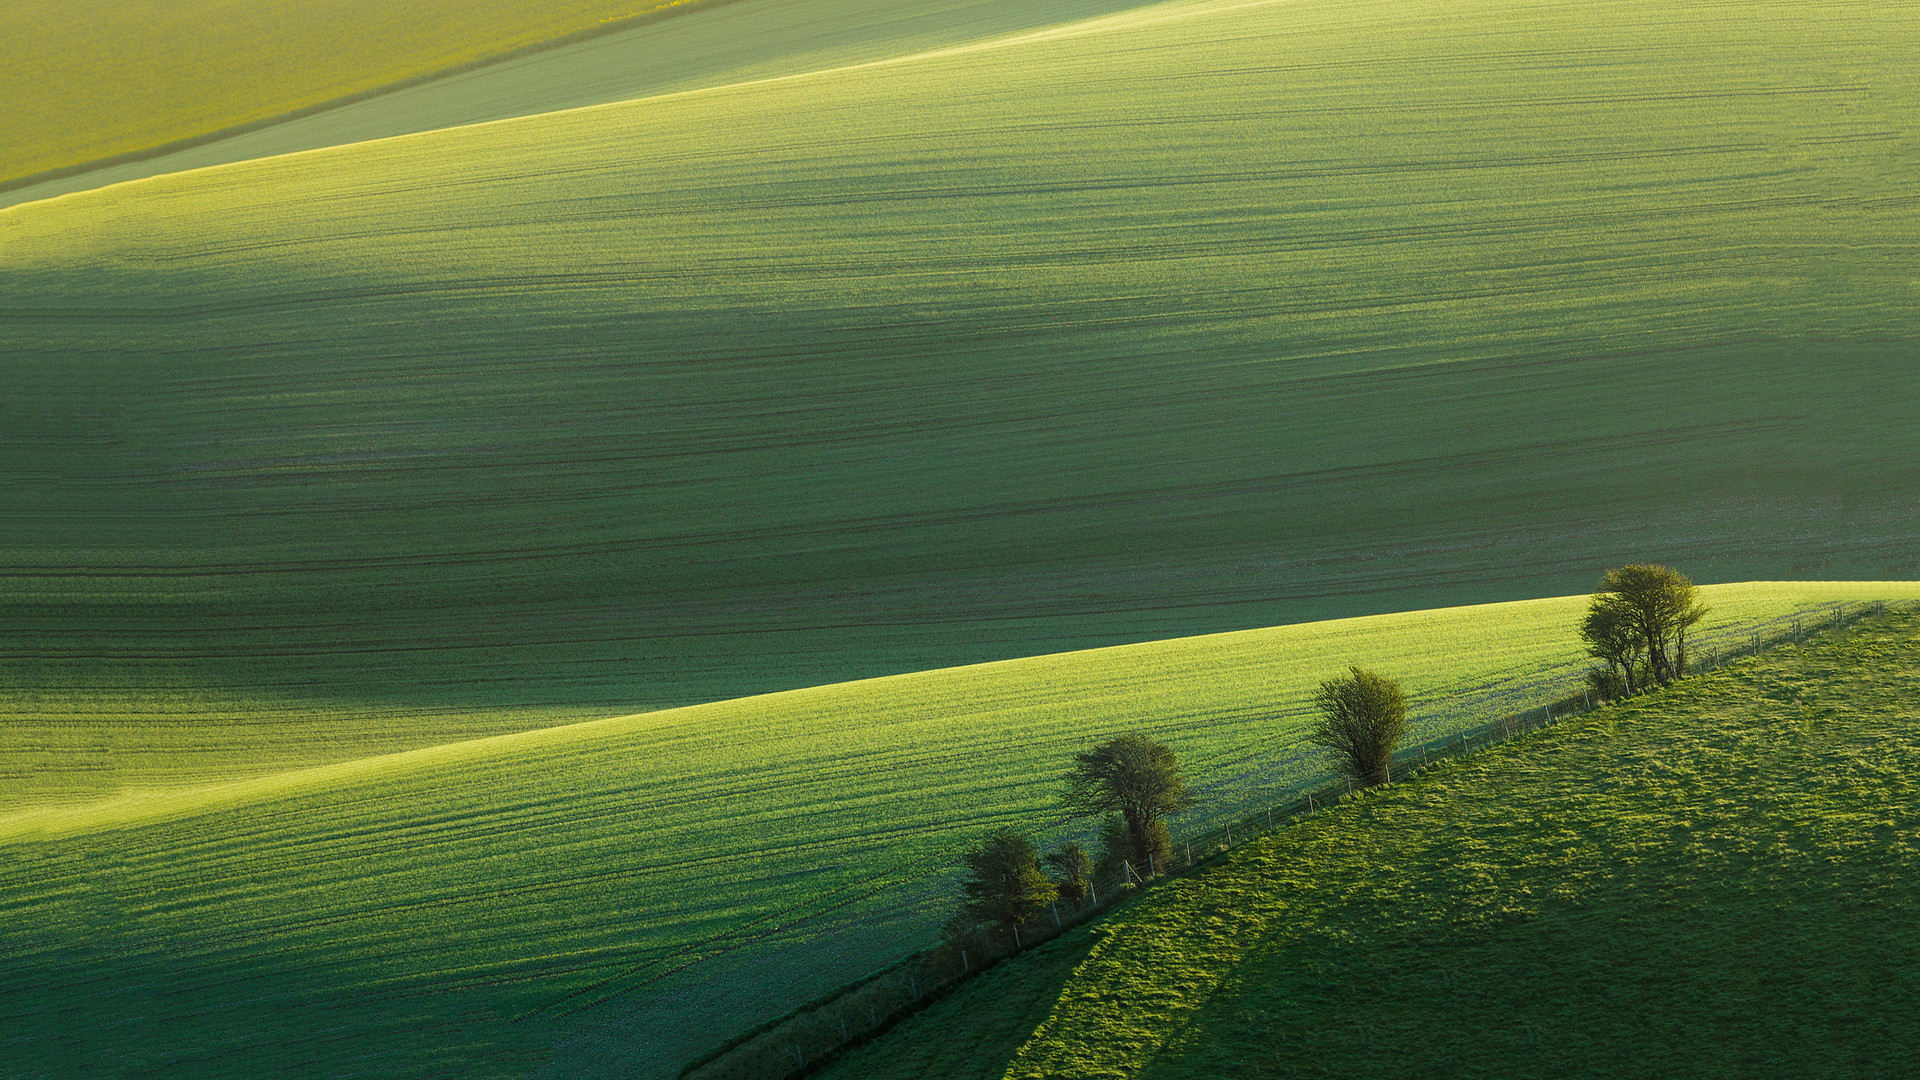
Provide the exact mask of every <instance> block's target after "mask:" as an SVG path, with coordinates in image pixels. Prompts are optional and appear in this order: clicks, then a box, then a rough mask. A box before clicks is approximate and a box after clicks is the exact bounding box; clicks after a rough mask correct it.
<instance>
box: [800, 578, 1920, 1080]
mask: <svg viewBox="0 0 1920 1080" xmlns="http://www.w3.org/2000/svg"><path fill="white" fill-rule="evenodd" d="M1917 666H1920V619H1916V617H1915V616H1914V615H1912V614H1911V613H1908V614H1905V615H1896V616H1894V617H1891V618H1889V619H1887V620H1882V621H1881V622H1880V623H1879V624H1878V625H1869V626H1868V627H1867V628H1864V629H1861V630H1858V631H1855V632H1851V633H1849V634H1848V635H1845V636H1836V637H1831V638H1820V639H1816V640H1815V641H1814V642H1813V643H1810V644H1809V645H1808V646H1806V647H1804V648H1802V647H1788V648H1785V649H1782V650H1779V651H1778V652H1774V653H1769V654H1766V655H1764V656H1763V657H1761V658H1760V659H1758V660H1755V661H1741V662H1740V663H1739V664H1737V665H1736V666H1734V667H1732V668H1729V669H1726V670H1723V671H1721V672H1716V673H1714V674H1711V675H1708V676H1705V677H1702V678H1699V679H1697V680H1693V681H1690V682H1688V683H1685V684H1683V685H1682V686H1680V687H1678V688H1675V689H1672V690H1669V691H1667V692H1664V693H1661V694H1657V695H1654V696H1652V697H1647V698H1641V699H1638V700H1636V701H1634V702H1631V703H1628V704H1626V705H1623V706H1614V707H1611V708H1608V709H1605V710H1602V711H1599V712H1596V713H1591V714H1587V715H1585V716H1581V717H1578V718H1576V719H1573V720H1571V721H1568V722H1567V723H1565V724H1564V725H1562V726H1560V727H1558V728H1555V729H1551V730H1549V731H1545V732H1541V733H1537V734H1535V735H1532V736H1529V737H1528V738H1526V739H1524V740H1521V741H1519V742H1516V743H1510V744H1507V745H1504V746H1501V747H1499V748H1497V749H1495V750H1493V751H1491V752H1489V753H1486V754H1481V755H1476V756H1474V757H1472V758H1470V759H1466V760H1464V761H1455V762H1449V763H1447V764H1445V765H1441V766H1437V767H1436V768H1435V769H1434V770H1432V771H1430V772H1428V773H1424V774H1422V775H1419V776H1416V777H1415V778H1413V779H1412V780H1410V781H1406V782H1403V783H1401V784H1399V785H1396V786H1395V787H1393V788H1390V789H1386V790H1382V791H1379V792H1376V793H1373V794H1370V795H1368V796H1366V797H1364V798H1362V799H1360V800H1358V801H1357V802H1353V803H1348V804H1346V805H1343V806H1341V807H1340V808H1338V809H1336V810H1333V811H1330V812H1326V813H1322V814H1320V815H1317V816H1314V817H1312V818H1309V819H1307V820H1306V821H1304V822H1302V823H1301V824H1299V825H1297V826H1294V827H1292V828H1289V829H1286V830H1284V831H1281V832H1279V833H1276V834H1274V835H1272V836H1269V837H1267V838H1264V839H1262V840H1260V841H1257V842H1255V843H1253V844H1250V845H1247V846H1245V847H1242V848H1241V849H1239V850H1237V851H1235V852H1234V853H1233V854H1232V855H1230V856H1228V857H1227V858H1226V859H1225V861H1224V862H1223V863H1221V864H1218V865H1215V866H1212V867H1209V868H1205V869H1203V870H1201V871H1199V872H1197V873H1196V874H1195V875H1194V876H1192V877H1189V878H1186V879H1183V880H1178V881H1174V882H1171V883H1169V884H1167V885H1165V886H1164V887H1160V888H1156V889H1154V890H1152V891H1150V892H1148V893H1147V894H1146V895H1145V896H1143V897H1142V898H1141V899H1140V900H1139V901H1137V902H1136V903H1134V904H1132V905H1131V906H1129V907H1127V908H1126V909H1124V910H1123V911H1121V912H1120V913H1119V914H1117V915H1115V916H1113V917H1110V918H1108V919H1106V920H1103V921H1102V922H1100V923H1097V924H1093V925H1092V926H1091V927H1089V928H1088V929H1086V930H1084V931H1082V932H1080V933H1078V934H1076V935H1070V936H1069V937H1068V938H1065V939H1062V940H1061V941H1059V942H1057V943H1054V944H1053V945H1050V946H1049V947H1048V948H1047V949H1044V950H1040V951H1038V952H1036V953H1034V954H1031V955H1030V956H1028V957H1025V958H1022V959H1020V960H1017V961H1014V962H1011V963H1008V964H1006V965H1003V966H1002V967H1001V968H997V969H995V970H994V971H993V972H992V973H990V974H989V975H988V976H987V977H985V978H982V979H980V980H978V981H977V982H976V983H975V984H973V985H969V986H967V987H966V988H965V989H963V990H961V991H960V992H958V993H957V994H955V995H954V996H952V997H950V998H947V999H946V1000H944V1001H942V1002H941V1003H939V1004H937V1005H935V1006H933V1007H932V1008H930V1009H929V1010H927V1011H926V1012H924V1013H922V1014H920V1015H918V1016H916V1017H914V1018H912V1019H910V1020H909V1021H907V1022H906V1023H905V1024H903V1025H902V1026H901V1027H899V1028H897V1029H896V1030H895V1031H893V1032H892V1033H891V1034H889V1035H888V1036H886V1037H885V1038H883V1039H882V1040H880V1041H879V1042H876V1043H873V1044H871V1045H869V1046H867V1047H865V1048H862V1049H860V1050H857V1051H854V1052H853V1053H852V1054H851V1055H849V1056H848V1057H847V1058H846V1059H843V1060H842V1061H841V1062H840V1063H839V1064H838V1065H837V1066H835V1067H833V1068H830V1069H828V1070H827V1071H826V1072H825V1073H823V1074H822V1075H824V1076H826V1077H830V1078H832V1080H855V1078H859V1077H870V1076H871V1077H881V1076H884V1077H887V1078H888V1080H909V1078H912V1077H936V1076H937V1077H941V1078H943V1080H946V1078H954V1080H959V1078H968V1077H978V1078H984V1080H1000V1078H1002V1077H1006V1078H1009V1080H1025V1078H1029V1077H1043V1076H1103V1077H1122V1076H1127V1077H1131V1076H1138V1077H1145V1078H1175V1077H1180V1078H1184V1077H1218V1076H1236V1077H1242V1076H1244V1077H1261V1076H1298V1075H1323V1074H1333V1073H1339V1074H1343V1075H1353V1076H1368V1077H1388V1078H1392V1077H1431V1076H1505V1077H1589V1076H1591V1077H1656V1076H1657V1077H1676V1076H1734V1075H1738V1076H1750V1077H1827V1076H1832V1077H1841V1076H1887V1077H1893V1076H1901V1075H1904V1074H1905V1073H1906V1072H1907V1071H1908V1065H1907V1062H1909V1061H1910V1060H1912V1057H1913V1055H1914V1054H1915V1052H1916V1051H1920V1045H1916V1041H1915V1032H1916V1031H1920V1024H1917V1023H1916V1021H1917V1020H1920V1015H1917V1014H1916V1013H1917V1009H1920V993H1916V990H1917V989H1920V988H1916V986H1915V971H1916V968H1915V966H1914V963H1913V956H1914V953H1915V950H1916V949H1920V940H1916V937H1915V934H1914V931H1913V926H1914V918H1913V916H1914V912H1915V910H1916V908H1920V893H1917V892H1916V889H1915V884H1914V875H1913V867H1914V861H1915V858H1916V851H1915V846H1914V836H1913V829H1912V823H1913V820H1914V817H1915V814H1916V811H1917V810H1920V786H1916V784H1915V783H1914V780H1913V775H1914V769H1913V763H1914V760H1915V756H1916V754H1920V729H1916V727H1915V722H1916V721H1917V720H1920V714H1917V713H1916V706H1915V702H1914V698H1913V694H1912V685H1911V684H1912V676H1913V673H1914V671H1915V670H1916V667H1917Z"/></svg>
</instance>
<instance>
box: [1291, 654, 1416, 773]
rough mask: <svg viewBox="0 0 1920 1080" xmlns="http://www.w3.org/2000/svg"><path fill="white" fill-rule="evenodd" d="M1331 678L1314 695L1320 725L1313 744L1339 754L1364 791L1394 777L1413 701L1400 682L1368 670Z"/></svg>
mask: <svg viewBox="0 0 1920 1080" xmlns="http://www.w3.org/2000/svg"><path fill="white" fill-rule="evenodd" d="M1347 670H1348V671H1350V672H1352V674H1350V675H1346V676H1342V677H1340V678H1337V679H1328V680H1327V681H1326V682H1323V683H1321V684H1320V690H1319V692H1317V693H1315V694H1314V695H1313V703H1314V705H1315V706H1316V707H1317V708H1319V710H1320V722H1319V723H1318V724H1317V725H1315V727H1314V729H1313V731H1312V732H1311V733H1310V734H1309V735H1308V736H1307V739H1308V741H1309V742H1312V743H1315V744H1317V745H1319V746H1324V747H1326V748H1327V749H1328V750H1331V751H1332V752H1333V758H1334V763H1335V764H1336V765H1337V766H1338V767H1339V768H1340V769H1341V770H1342V771H1344V772H1346V773H1347V774H1348V775H1350V776H1352V777H1353V778H1354V779H1355V780H1357V781H1359V782H1360V784H1361V786H1362V787H1371V786H1373V785H1375V784H1384V783H1386V782H1387V781H1388V780H1390V779H1392V776H1391V769H1390V766H1391V764H1392V761H1393V748H1394V747H1395V746H1396V745H1398V744H1399V742H1400V736H1401V735H1403V734H1405V732H1406V728H1407V698H1406V695H1405V694H1403V693H1402V692H1401V691H1400V684H1399V683H1397V682H1395V681H1394V680H1392V679H1389V678H1387V677H1385V676H1383V675H1380V674H1378V673H1376V672H1372V671H1368V670H1367V669H1366V668H1362V667H1350V668H1348V669H1347Z"/></svg>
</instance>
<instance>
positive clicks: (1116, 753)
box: [1062, 733, 1198, 874]
mask: <svg viewBox="0 0 1920 1080" xmlns="http://www.w3.org/2000/svg"><path fill="white" fill-rule="evenodd" d="M1073 763H1074V764H1073V771H1072V772H1071V773H1069V774H1067V791H1066V794H1065V795H1064V796H1063V797H1062V800H1063V801H1064V802H1065V803H1066V804H1067V806H1068V807H1069V808H1070V809H1072V810H1074V811H1076V812H1079V813H1083V814H1119V815H1120V820H1121V822H1122V824H1123V825H1124V826H1125V828H1126V838H1127V848H1128V850H1127V851H1126V852H1123V853H1119V854H1121V855H1122V857H1124V858H1126V859H1127V861H1128V862H1130V863H1132V864H1133V866H1134V872H1135V873H1141V874H1144V873H1149V872H1151V870H1152V869H1153V868H1154V867H1156V866H1163V865H1165V864H1166V862H1167V856H1168V855H1170V854H1171V853H1172V847H1173V845H1172V843H1171V841H1170V840H1169V838H1168V836H1167V827H1166V825H1165V824H1164V819H1165V818H1168V817H1171V816H1173V815H1174V814H1177V813H1179V812H1180V811H1182V810H1185V809H1187V808H1189V807H1191V806H1192V805H1193V804H1194V803H1195V802H1197V801H1198V799H1197V798H1196V797H1195V796H1193V795H1192V794H1190V793H1189V792H1188V791H1187V788H1186V784H1185V783H1184V782H1183V781H1182V780H1181V779H1180V762H1179V761H1178V760H1177V759H1176V758H1175V757H1174V756H1173V751H1172V750H1169V749H1167V748H1166V747H1165V746H1162V745H1161V744H1160V743H1157V742H1154V741H1153V740H1152V739H1149V738H1147V737H1146V736H1145V735H1141V734H1138V733H1133V734H1127V735H1122V736H1119V737H1118V738H1114V739H1109V740H1107V741H1106V742H1103V743H1101V744H1100V745H1099V746H1096V747H1094V748H1093V749H1092V750H1089V751H1087V752H1085V753H1082V754H1075V755H1074V756H1073ZM1109 854H1114V853H1113V852H1109Z"/></svg>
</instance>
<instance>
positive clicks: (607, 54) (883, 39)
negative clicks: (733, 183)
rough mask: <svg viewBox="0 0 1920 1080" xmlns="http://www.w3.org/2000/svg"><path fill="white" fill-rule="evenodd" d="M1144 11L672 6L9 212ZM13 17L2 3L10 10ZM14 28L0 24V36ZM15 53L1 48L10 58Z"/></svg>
mask: <svg viewBox="0 0 1920 1080" xmlns="http://www.w3.org/2000/svg"><path fill="white" fill-rule="evenodd" d="M1140 2H1141V0H1049V2H1048V3H1046V4H1045V5H1041V6H1036V5H1034V4H1032V3H1030V2H1028V0H916V2H915V3H914V4H912V5H910V6H906V7H903V6H902V5H901V4H899V3H896V2H893V0H722V2H718V3H715V2H711V0H709V2H706V3H699V4H691V5H689V4H682V5H680V6H677V7H674V8H671V9H668V10H669V11H670V12H672V13H673V15H674V17H673V18H648V19H642V20H640V21H639V22H638V23H637V24H634V25H631V26H627V27H625V28H623V29H615V30H611V31H609V32H606V33H599V34H594V35H593V36H591V37H589V38H585V39H583V40H579V41H573V42H567V43H561V44H558V45H555V46H553V47H547V48H540V49H535V50H533V51H531V52H528V53H526V54H525V55H520V56H515V57H513V58H511V59H507V60H503V61H500V62H498V63H489V64H484V65H481V66H480V67H477V68H473V69H471V70H466V71H461V72H457V73H453V74H449V75H446V76H444V77H439V78H434V79H429V80H427V81H425V82H420V83H414V84H411V85H407V86H404V87H401V88H398V89H395V90H392V91H390V92H386V93H380V94H375V95H372V96H370V97H364V98H360V99H356V100H354V101H351V102H347V103H343V104H339V105H336V106H334V107H330V108H326V109H322V110H320V111H318V112H315V113H312V114H310V115H305V116H300V117H296V118H291V119H285V120H281V121H279V122H275V123H272V124H268V125H266V126H263V127H258V128H252V129H249V130H247V131H244V132H239V133H236V134H232V135H229V136H226V137H224V138H220V139H215V140H211V141H206V142H198V143H195V144H193V145H191V146H184V147H181V148H179V149H176V150H172V151H169V152H166V153H161V154H151V155H141V156H138V157H136V158H134V159H132V160H128V161H123V162H120V163H119V164H114V165H103V166H99V167H96V168H89V169H86V170H84V171H82V172H78V173H75V174H72V175H60V176H55V177H52V178H48V179H43V180H40V181H37V182H33V183H27V184H22V185H19V186H10V185H8V184H7V183H6V182H5V181H4V179H0V207H5V206H11V205H13V204H15V203H22V202H32V201H35V200H37V199H48V198H53V197H55V196H58V195H64V194H67V193H69V192H74V191H86V190H89V189H92V188H97V187H105V186H106V185H108V184H115V183H122V182H124V181H127V180H138V179H142V178H145V177H149V176H159V175H161V174H163V173H171V172H181V171H184V170H187V169H198V168H205V167H207V166H210V165H225V164H229V163H232V162H236V161H247V160H251V159H253V158H262V157H272V156H275V155H278V154H291V153H298V152H300V151H303V150H317V149H321V148H323V147H328V146H340V145H344V144H346V143H354V142H365V141H368V140H371V139H385V138H392V137H394V136H396V135H409V134H413V133H416V132H422V131H433V130H435V129H438V128H445V127H455V126H458V125H463V124H479V123H485V122H487V121H491V120H501V119H506V118H508V117H515V116H532V115H534V114H536V113H543V112H553V111H555V110H558V109H573V108H581V107H583V106H588V105H603V104H606V103H608V102H614V101H627V100H630V99H633V98H639V97H648V96H653V95H658V94H668V93H686V92H689V91H694V90H704V89H710V88H713V87H716V86H724V85H727V84H729V83H738V82H747V81H751V80H756V79H774V78H785V77H791V76H794V75H798V74H804V73H807V72H811V71H818V70H821V69H824V68H835V67H845V66H848V65H850V64H861V63H872V62H874V61H878V60H887V59H892V58H896V57H900V56H904V55H910V54H912V53H916V52H926V51H929V50H933V49H942V48H951V47H953V46H954V45H958V44H963V43H966V42H971V41H977V40H980V39H982V38H986V37H996V36H1004V35H1007V34H1017V33H1025V32H1031V31H1033V30H1035V29H1037V28H1039V27H1043V26H1047V25H1051V24H1055V23H1060V22H1066V21H1071V20H1074V19H1080V18H1087V17H1090V16H1093V15H1100V14H1107V13H1110V12H1112V11H1115V10H1121V9H1125V8H1129V7H1137V6H1139V5H1140ZM644 7H645V5H636V8H644ZM4 9H5V4H4V3H0V10H4ZM4 32H5V31H4V29H3V28H0V34H4ZM8 55H9V54H7V53H6V52H5V51H4V48H3V47H0V57H5V56H8ZM94 59H95V61H96V62H98V61H100V60H103V59H104V57H96V58H94ZM29 60H30V57H24V56H23V57H21V58H20V61H21V63H19V64H16V65H15V68H16V73H18V72H19V71H21V70H24V71H29V72H30V71H31V70H32V64H31V63H30V62H28V61H29ZM70 107H71V103H70ZM35 134H36V135H44V134H45V132H36V133H35Z"/></svg>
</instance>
